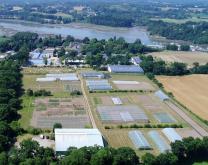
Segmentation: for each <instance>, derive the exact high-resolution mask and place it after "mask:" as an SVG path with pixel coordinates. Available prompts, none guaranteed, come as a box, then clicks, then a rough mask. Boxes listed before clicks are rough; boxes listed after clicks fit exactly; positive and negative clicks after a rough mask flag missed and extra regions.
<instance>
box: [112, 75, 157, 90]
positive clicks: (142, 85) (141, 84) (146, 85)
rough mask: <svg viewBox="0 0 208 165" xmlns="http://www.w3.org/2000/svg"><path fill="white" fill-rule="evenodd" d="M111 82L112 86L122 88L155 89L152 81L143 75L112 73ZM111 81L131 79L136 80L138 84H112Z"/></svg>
mask: <svg viewBox="0 0 208 165" xmlns="http://www.w3.org/2000/svg"><path fill="white" fill-rule="evenodd" d="M110 81H111V84H112V85H113V87H115V88H118V89H123V90H155V89H157V86H156V85H155V84H154V83H152V82H151V81H150V80H149V79H148V78H147V77H146V76H144V75H129V74H112V75H111V79H110ZM113 81H127V82H128V81H129V82H131V81H133V82H135V81H136V82H138V84H131V83H130V84H114V83H113Z"/></svg>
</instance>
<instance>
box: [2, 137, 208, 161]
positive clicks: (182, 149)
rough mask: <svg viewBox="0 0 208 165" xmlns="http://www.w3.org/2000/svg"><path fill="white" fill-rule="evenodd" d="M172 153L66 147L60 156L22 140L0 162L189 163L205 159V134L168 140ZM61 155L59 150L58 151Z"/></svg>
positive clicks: (31, 142) (206, 140)
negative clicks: (203, 135) (179, 139)
mask: <svg viewBox="0 0 208 165" xmlns="http://www.w3.org/2000/svg"><path fill="white" fill-rule="evenodd" d="M171 148H172V152H167V153H161V154H159V155H157V156H155V155H153V154H151V153H146V154H144V155H143V156H141V157H139V156H137V154H136V153H135V151H134V150H133V149H131V148H129V147H121V148H118V149H115V148H112V147H99V146H94V147H82V148H80V149H77V148H75V147H70V148H69V149H68V150H67V152H66V153H65V155H64V156H59V155H60V154H61V153H55V152H54V151H53V149H51V148H43V147H40V145H39V144H38V142H36V141H31V140H23V141H22V142H21V143H20V147H19V148H17V147H13V148H11V150H10V151H9V152H5V151H3V152H1V153H0V164H2V165H7V164H10V165H13V164H14V165H45V164H51V165H181V164H183V165H192V164H193V163H194V162H201V161H207V160H208V158H207V155H208V137H204V138H203V139H199V138H196V139H194V138H192V137H189V138H185V139H183V140H182V141H176V142H174V143H171ZM62 154H63V153H62Z"/></svg>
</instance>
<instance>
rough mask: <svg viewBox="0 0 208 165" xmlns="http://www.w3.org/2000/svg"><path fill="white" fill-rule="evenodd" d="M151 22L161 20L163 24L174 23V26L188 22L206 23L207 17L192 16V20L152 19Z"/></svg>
mask: <svg viewBox="0 0 208 165" xmlns="http://www.w3.org/2000/svg"><path fill="white" fill-rule="evenodd" d="M151 20H156V21H157V20H162V21H164V22H168V23H176V24H183V23H186V22H189V21H192V22H203V21H205V22H208V17H196V16H193V17H192V18H187V19H170V18H162V19H158V18H153V19H151Z"/></svg>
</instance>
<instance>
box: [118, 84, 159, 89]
mask: <svg viewBox="0 0 208 165" xmlns="http://www.w3.org/2000/svg"><path fill="white" fill-rule="evenodd" d="M115 86H116V87H117V88H118V89H120V90H154V89H155V88H154V87H153V86H152V85H151V84H149V83H147V82H138V84H115Z"/></svg>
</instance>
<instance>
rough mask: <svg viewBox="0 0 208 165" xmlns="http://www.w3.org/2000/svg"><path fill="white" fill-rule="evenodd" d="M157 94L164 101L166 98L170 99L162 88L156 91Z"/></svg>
mask: <svg viewBox="0 0 208 165" xmlns="http://www.w3.org/2000/svg"><path fill="white" fill-rule="evenodd" d="M155 96H157V97H159V98H160V100H162V101H165V100H168V99H169V97H168V96H167V95H166V94H165V93H164V92H163V91H161V90H159V91H157V92H155Z"/></svg>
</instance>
